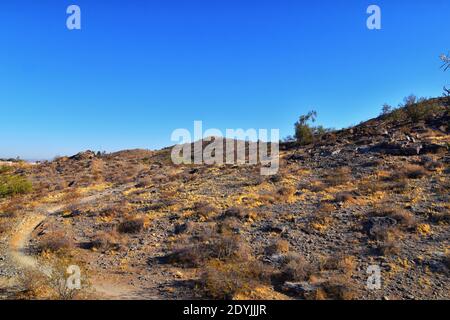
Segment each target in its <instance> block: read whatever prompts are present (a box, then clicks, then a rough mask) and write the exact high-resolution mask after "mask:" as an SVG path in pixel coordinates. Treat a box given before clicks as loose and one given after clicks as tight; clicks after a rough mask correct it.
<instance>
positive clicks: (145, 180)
mask: <svg viewBox="0 0 450 320" xmlns="http://www.w3.org/2000/svg"><path fill="white" fill-rule="evenodd" d="M152 185H153V180H152V178H151V177H149V176H145V177H140V178H139V179H138V181H137V183H136V188H145V187H149V186H152Z"/></svg>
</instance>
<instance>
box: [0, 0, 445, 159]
mask: <svg viewBox="0 0 450 320" xmlns="http://www.w3.org/2000/svg"><path fill="white" fill-rule="evenodd" d="M373 3H374V4H378V5H379V6H380V7H381V9H382V30H381V31H369V30H368V29H367V28H366V19H367V14H366V9H367V7H368V5H370V4H373ZM70 4H77V5H79V6H80V7H81V10H82V30H81V31H69V30H68V29H67V28H66V18H67V14H66V8H67V7H68V6H69V5H70ZM449 15H450V1H448V0H431V1H426V0H414V1H407V0H388V1H387V0H386V1H376V0H374V1H364V0H341V1H336V0H334V1H331V0H318V1H299V0H292V1H287V0H277V1H275V0H273V1H265V0H205V1H202V0H191V1H186V0H183V1H181V0H178V1H175V0H148V1H144V0H141V1H139V0H135V1H125V0H122V1H118V0H117V1H113V0H110V1H106V0H89V1H88V0H71V1H65V0H59V1H53V0H40V1H35V0H29V1H25V0H10V1H2V2H1V3H0V41H1V42H0V43H1V47H0V49H1V50H0V115H1V117H0V157H12V156H14V157H15V156H20V157H22V158H25V159H40V158H52V157H53V156H55V155H66V154H73V153H76V152H78V151H80V150H85V149H93V150H106V151H114V150H120V149H128V148H137V147H140V148H150V149H155V148H160V147H163V146H168V145H170V144H171V141H170V135H171V133H172V131H173V130H174V129H176V128H188V129H191V128H192V127H193V121H194V120H202V121H203V122H204V126H205V127H207V128H219V129H221V130H225V129H226V128H246V129H247V128H268V129H269V128H279V129H281V135H282V136H286V135H289V134H291V133H292V131H293V130H292V127H293V123H294V122H295V121H296V119H297V117H298V116H299V115H300V114H303V113H305V112H307V111H309V110H310V109H315V110H317V112H318V115H319V118H318V123H320V124H323V125H325V126H328V127H335V128H339V127H344V126H348V125H351V124H356V123H358V122H360V121H362V120H366V119H368V118H370V117H374V116H376V115H378V113H379V111H380V108H381V105H382V104H383V103H384V102H388V103H391V104H397V103H398V102H400V101H401V99H402V98H403V97H404V96H406V95H408V94H410V93H415V94H417V95H420V96H437V95H440V94H441V93H442V87H443V85H445V84H446V83H447V84H448V83H450V73H449V74H445V73H443V72H442V70H440V69H439V67H440V62H439V59H438V56H439V54H441V53H445V52H447V51H448V50H450V32H449V30H450V23H449V21H450V19H449ZM191 130H193V129H191Z"/></svg>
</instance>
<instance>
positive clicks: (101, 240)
mask: <svg viewBox="0 0 450 320" xmlns="http://www.w3.org/2000/svg"><path fill="white" fill-rule="evenodd" d="M121 244H122V239H121V238H120V235H119V234H118V233H117V232H116V231H100V232H98V233H97V234H96V235H95V236H94V237H93V239H92V240H91V242H90V243H89V247H90V248H95V249H98V250H102V251H108V250H118V249H119V248H120V247H121Z"/></svg>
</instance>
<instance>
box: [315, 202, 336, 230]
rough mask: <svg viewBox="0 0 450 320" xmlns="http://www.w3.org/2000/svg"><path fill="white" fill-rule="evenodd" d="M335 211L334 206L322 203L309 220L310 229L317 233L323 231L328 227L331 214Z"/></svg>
mask: <svg viewBox="0 0 450 320" xmlns="http://www.w3.org/2000/svg"><path fill="white" fill-rule="evenodd" d="M334 210H335V208H334V206H333V205H331V204H328V203H322V204H320V206H319V207H318V208H317V211H316V213H315V214H314V215H313V216H311V218H310V219H309V226H310V228H312V229H314V230H317V231H324V230H325V229H327V227H328V225H329V224H330V223H331V222H332V221H333V217H332V215H331V214H332V212H333V211H334Z"/></svg>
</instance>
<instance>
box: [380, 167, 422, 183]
mask: <svg viewBox="0 0 450 320" xmlns="http://www.w3.org/2000/svg"><path fill="white" fill-rule="evenodd" d="M426 175H427V171H426V170H425V168H423V167H422V166H418V165H411V164H409V165H405V166H404V167H402V168H399V169H398V170H396V171H395V172H393V173H392V174H391V175H390V176H389V177H386V178H385V179H384V180H386V181H402V180H404V179H420V178H422V177H424V176H426Z"/></svg>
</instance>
